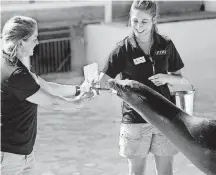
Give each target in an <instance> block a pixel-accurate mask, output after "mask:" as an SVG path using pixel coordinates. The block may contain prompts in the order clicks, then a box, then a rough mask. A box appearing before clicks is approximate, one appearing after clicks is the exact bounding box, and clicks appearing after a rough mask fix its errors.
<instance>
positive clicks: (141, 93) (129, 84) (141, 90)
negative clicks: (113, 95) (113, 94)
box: [109, 79, 149, 106]
mask: <svg viewBox="0 0 216 175" xmlns="http://www.w3.org/2000/svg"><path fill="white" fill-rule="evenodd" d="M109 86H110V88H112V89H114V90H115V91H117V96H119V97H120V98H121V99H123V100H124V101H125V102H127V103H128V104H130V105H132V106H133V104H134V103H136V102H142V103H144V102H147V101H148V99H147V96H146V95H145V94H146V93H145V92H146V90H148V89H149V88H148V87H147V86H145V85H143V84H141V83H139V82H137V81H134V80H115V79H112V80H109ZM146 88H147V89H146Z"/></svg>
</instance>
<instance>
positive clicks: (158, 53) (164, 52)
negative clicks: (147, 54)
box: [156, 50, 166, 55]
mask: <svg viewBox="0 0 216 175" xmlns="http://www.w3.org/2000/svg"><path fill="white" fill-rule="evenodd" d="M156 55H166V50H159V51H157V52H156Z"/></svg>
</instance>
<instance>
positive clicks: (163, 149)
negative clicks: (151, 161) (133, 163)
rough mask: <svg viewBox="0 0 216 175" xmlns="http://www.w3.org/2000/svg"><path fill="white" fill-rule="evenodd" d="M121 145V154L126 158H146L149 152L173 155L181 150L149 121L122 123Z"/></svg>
mask: <svg viewBox="0 0 216 175" xmlns="http://www.w3.org/2000/svg"><path fill="white" fill-rule="evenodd" d="M119 146H120V152H119V154H120V155H121V156H123V157H126V158H133V157H139V158H145V157H147V155H148V153H149V152H151V153H153V154H155V155H158V156H173V155H175V154H177V153H178V152H179V151H178V149H177V148H176V147H175V146H174V145H173V144H172V143H171V142H170V141H169V140H168V139H167V138H166V137H165V136H164V135H163V134H161V133H160V132H159V131H158V130H157V129H156V128H155V127H153V126H152V125H151V124H148V123H142V124H123V123H122V124H121V129H120V139H119Z"/></svg>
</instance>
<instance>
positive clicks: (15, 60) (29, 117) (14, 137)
mask: <svg viewBox="0 0 216 175" xmlns="http://www.w3.org/2000/svg"><path fill="white" fill-rule="evenodd" d="M37 35H38V29H37V22H36V21H35V20H34V19H32V18H29V17H24V16H15V17H13V18H11V19H10V20H8V21H7V22H6V24H5V25H4V28H3V31H2V50H1V52H2V53H1V54H2V55H1V173H2V175H34V174H36V172H35V163H34V152H33V148H34V143H35V139H36V133H37V108H38V105H40V106H43V107H47V108H51V109H54V110H61V111H65V110H74V109H76V108H77V109H79V108H80V107H81V105H80V102H81V101H82V99H84V98H82V97H81V95H80V96H77V98H75V99H74V98H73V99H72V98H71V99H70V98H64V96H71V95H78V94H79V93H80V92H83V93H82V94H84V93H85V92H87V91H89V88H88V87H89V86H88V85H87V84H85V85H83V86H82V87H81V90H80V88H79V87H78V86H73V85H61V84H56V83H52V82H46V81H45V80H43V79H42V78H40V77H38V76H36V75H35V74H34V73H32V72H31V71H30V69H29V68H28V67H27V66H26V65H25V64H24V63H25V59H26V58H28V57H29V56H31V55H33V51H34V47H35V46H36V45H37V44H38V40H37Z"/></svg>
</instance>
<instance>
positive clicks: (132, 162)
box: [128, 157, 146, 175]
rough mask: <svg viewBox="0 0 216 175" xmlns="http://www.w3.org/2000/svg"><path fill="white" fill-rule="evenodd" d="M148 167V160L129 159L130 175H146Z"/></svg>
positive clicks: (139, 158)
mask: <svg viewBox="0 0 216 175" xmlns="http://www.w3.org/2000/svg"><path fill="white" fill-rule="evenodd" d="M145 167H146V158H141V157H137V158H132V159H128V168H129V175H144V173H145Z"/></svg>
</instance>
